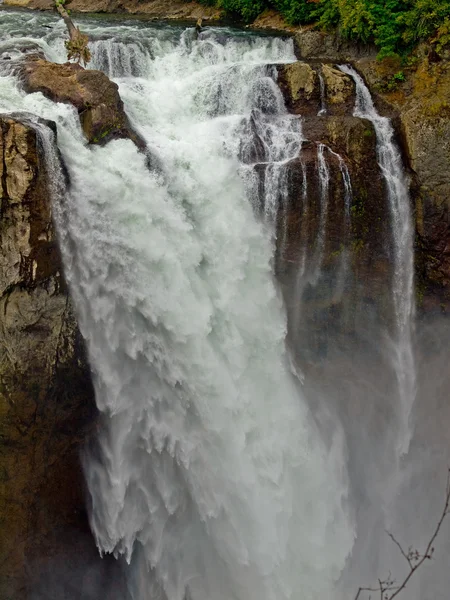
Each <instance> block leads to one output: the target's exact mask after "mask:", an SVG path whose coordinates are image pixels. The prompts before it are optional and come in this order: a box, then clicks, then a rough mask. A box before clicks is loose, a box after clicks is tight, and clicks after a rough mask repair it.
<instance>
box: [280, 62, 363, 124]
mask: <svg viewBox="0 0 450 600" xmlns="http://www.w3.org/2000/svg"><path fill="white" fill-rule="evenodd" d="M320 77H322V81H323V90H321V86H320ZM278 85H279V86H280V89H281V91H282V92H283V96H284V99H285V102H286V106H287V107H288V109H289V110H290V111H291V112H293V113H294V114H301V115H317V114H318V112H319V111H320V110H321V109H322V103H323V104H324V106H325V109H326V112H327V113H328V114H332V115H346V114H347V115H351V114H352V112H353V107H354V105H355V85H354V83H353V80H352V79H351V77H349V76H348V75H345V74H344V73H342V72H341V71H340V70H339V69H337V68H336V67H333V66H332V65H329V64H320V63H312V64H308V63H306V62H301V61H298V62H294V63H292V64H288V65H281V66H278Z"/></svg>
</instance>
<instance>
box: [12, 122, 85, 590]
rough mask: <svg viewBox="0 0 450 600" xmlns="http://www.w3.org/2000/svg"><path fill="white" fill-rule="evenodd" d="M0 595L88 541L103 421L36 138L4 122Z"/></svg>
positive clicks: (21, 126)
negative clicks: (70, 546)
mask: <svg viewBox="0 0 450 600" xmlns="http://www.w3.org/2000/svg"><path fill="white" fill-rule="evenodd" d="M0 182H1V185H0V198H1V207H0V241H1V246H2V252H1V254H0V312H1V315H2V318H1V320H0V564H1V565H2V567H1V570H0V597H1V598H15V599H16V600H19V599H21V598H23V597H27V596H28V588H29V586H30V585H31V577H32V573H33V569H34V565H35V564H36V561H37V560H38V559H39V560H40V559H42V558H44V557H46V558H48V559H50V558H51V557H52V556H55V555H57V554H60V553H62V552H63V548H64V544H65V539H64V536H62V535H61V531H63V530H67V529H71V528H72V529H74V530H75V531H77V532H80V531H82V532H83V535H85V536H86V539H87V540H88V545H89V544H90V545H93V544H92V540H91V538H90V536H88V529H87V520H86V517H85V513H84V499H83V477H82V473H81V467H80V462H79V451H80V447H81V444H82V442H83V440H84V438H85V436H86V433H87V431H88V429H89V427H91V426H92V423H93V419H94V416H95V414H96V409H95V401H94V393H93V389H92V383H91V375H90V370H89V367H88V365H87V363H86V358H85V352H84V346H83V342H82V339H81V335H80V332H79V330H78V327H77V322H76V319H75V316H74V311H73V308H72V305H71V302H70V299H69V296H68V293H67V290H66V288H65V285H64V281H63V279H62V275H61V260H60V257H59V252H58V248H57V245H56V236H55V230H54V227H53V223H52V216H51V206H50V201H49V188H48V179H47V173H46V169H45V164H44V160H43V156H42V153H41V150H40V145H39V143H38V138H37V135H36V132H35V131H34V130H33V129H32V128H31V127H30V126H28V125H26V124H23V123H20V122H19V121H17V120H15V119H12V118H11V117H0Z"/></svg>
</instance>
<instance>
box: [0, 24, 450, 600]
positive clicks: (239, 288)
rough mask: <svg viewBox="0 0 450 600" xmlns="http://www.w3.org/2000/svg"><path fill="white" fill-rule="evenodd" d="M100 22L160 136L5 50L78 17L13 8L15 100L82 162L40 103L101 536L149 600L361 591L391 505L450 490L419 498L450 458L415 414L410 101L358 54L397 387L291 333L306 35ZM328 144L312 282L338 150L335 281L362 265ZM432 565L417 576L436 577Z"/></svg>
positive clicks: (7, 84)
mask: <svg viewBox="0 0 450 600" xmlns="http://www.w3.org/2000/svg"><path fill="white" fill-rule="evenodd" d="M82 28H83V31H86V33H87V34H88V35H89V36H90V38H91V40H92V41H91V50H92V57H93V60H92V63H91V64H90V68H95V69H100V70H103V71H104V72H105V73H106V74H107V75H108V76H109V77H111V78H112V79H114V81H116V82H117V84H118V85H119V90H120V94H121V97H122V99H123V100H124V104H125V109H126V112H127V114H128V116H129V118H130V121H131V124H132V126H133V127H134V128H135V130H136V131H137V132H138V133H139V134H140V135H141V136H142V138H143V139H145V142H146V144H147V148H148V152H147V154H145V153H143V152H139V151H138V150H137V148H136V147H135V146H134V145H133V143H132V142H131V141H130V140H124V139H122V140H115V141H112V142H110V143H108V144H107V145H106V146H104V147H99V146H89V145H88V144H87V142H86V140H85V138H84V136H83V133H82V131H81V128H80V123H79V118H78V114H77V113H76V111H75V109H74V108H73V107H71V106H69V105H67V104H56V103H53V102H51V101H50V100H48V99H46V98H44V96H43V95H42V94H40V93H38V94H29V95H27V94H25V93H24V92H23V90H22V89H21V85H20V81H19V80H18V79H17V78H16V77H15V76H14V75H13V74H11V73H13V70H11V68H10V64H9V63H10V62H11V63H13V62H14V60H15V59H16V58H17V57H18V56H19V55H20V53H21V52H23V51H24V49H30V50H33V49H36V48H38V49H40V50H42V52H43V53H44V54H45V56H46V57H47V58H48V59H49V60H52V61H55V62H60V63H62V62H64V61H65V60H66V55H65V48H64V39H65V31H64V25H63V24H62V23H61V22H60V21H59V20H58V19H56V18H55V17H54V16H52V15H41V14H40V15H36V14H31V13H15V12H3V13H2V14H1V20H0V31H1V32H2V34H3V37H2V41H1V42H0V52H2V53H4V54H5V53H6V54H7V55H8V56H7V60H5V61H3V62H1V63H0V109H1V110H2V112H14V113H17V114H18V113H26V114H27V115H36V116H38V117H41V118H44V119H50V120H52V121H54V122H56V124H57V130H58V147H59V150H60V152H61V156H62V158H63V161H64V163H65V166H66V168H67V172H68V177H66V178H65V174H64V173H63V171H62V169H61V166H60V165H59V158H58V155H57V154H56V153H55V143H54V137H53V134H52V132H51V131H50V130H49V129H48V128H46V127H45V126H44V125H43V124H42V123H41V122H38V121H36V119H35V118H34V117H30V116H28V118H29V119H31V121H32V122H33V123H34V127H37V129H38V131H39V135H40V136H41V139H42V143H43V145H44V148H45V150H46V159H47V162H48V166H49V171H51V172H52V173H53V184H54V185H53V188H52V192H53V198H52V201H53V206H54V215H55V221H56V225H57V230H58V235H59V243H60V246H61V250H62V255H63V259H64V266H65V276H66V279H67V281H68V283H69V287H70V289H71V293H72V296H73V299H74V303H75V306H76V310H77V313H78V319H79V324H80V329H81V331H82V334H83V336H84V337H85V339H86V342H87V347H88V353H89V359H90V364H91V367H92V371H93V373H94V385H95V391H96V400H97V404H98V408H99V411H100V413H101V415H100V422H99V427H98V438H97V441H96V444H95V445H94V446H93V447H89V449H86V452H85V453H84V455H83V465H84V471H85V476H86V481H87V486H88V491H89V502H88V504H89V510H90V524H91V528H92V532H93V535H94V537H95V540H96V543H97V546H98V549H99V552H100V553H101V554H102V555H105V554H107V553H112V554H114V555H115V556H116V557H118V558H120V557H123V558H124V559H125V560H126V561H127V562H128V566H127V568H126V572H127V582H128V591H129V594H130V598H132V600H153V599H154V598H155V599H157V598H161V599H163V600H185V599H186V600H288V599H289V600H330V599H331V598H343V599H344V598H345V599H348V598H349V597H354V596H355V592H356V589H357V586H358V585H365V584H367V585H370V584H371V583H372V582H373V580H375V581H376V578H377V577H378V576H383V575H385V573H386V572H388V570H389V569H390V568H395V569H397V567H398V565H399V564H400V561H401V560H402V557H401V556H400V561H398V562H396V560H397V557H396V558H392V557H393V555H394V553H395V551H396V549H395V548H393V549H392V552H390V551H389V552H387V553H386V552H385V551H384V545H383V541H382V539H381V538H382V536H383V535H384V528H385V527H387V526H389V527H390V526H391V525H392V524H393V523H394V525H395V524H396V523H397V524H398V527H399V528H400V531H401V533H402V534H405V537H406V536H408V538H407V539H410V541H411V542H414V540H418V543H420V542H421V541H422V540H424V539H425V538H426V535H427V532H428V525H429V523H424V522H422V521H420V520H419V519H417V518H416V517H417V514H419V512H420V511H422V512H426V510H427V508H426V506H429V507H431V508H430V511H431V510H432V515H433V516H434V512H435V508H436V506H439V502H440V496H438V497H437V498H436V497H434V496H433V499H432V501H431V503H430V505H424V504H423V503H422V500H423V498H424V497H425V494H426V492H427V487H428V486H427V481H426V480H425V482H423V473H424V472H426V470H427V469H428V468H429V467H430V466H431V465H435V463H437V462H439V461H442V456H439V451H438V445H437V443H436V446H435V445H433V444H434V442H435V441H436V438H433V436H432V433H429V432H428V431H427V432H426V433H423V435H422V434H421V433H420V431H421V430H420V427H418V431H419V433H418V434H417V435H418V438H417V441H416V443H414V431H413V428H412V427H411V419H412V411H413V409H414V407H413V399H414V395H415V391H416V384H417V381H416V371H415V368H416V365H415V362H414V355H413V339H412V333H411V332H412V326H413V318H414V303H413V290H412V274H413V264H412V261H413V256H412V226H411V217H410V213H409V206H408V193H407V182H406V179H405V177H404V173H403V167H402V165H401V157H400V154H399V152H398V151H397V149H396V147H395V146H394V144H393V143H392V135H393V131H392V128H391V125H390V122H389V121H388V120H387V119H384V118H383V117H380V116H379V115H378V114H377V113H376V111H375V108H374V106H373V103H372V100H371V98H370V94H369V91H368V90H367V88H365V86H364V84H363V82H362V80H360V78H359V76H358V74H357V73H356V72H354V71H353V70H351V69H350V68H347V67H342V70H343V71H345V72H346V73H349V74H350V75H351V76H352V77H353V79H354V80H355V82H356V88H357V99H358V103H357V107H356V112H355V114H356V116H359V117H364V118H366V119H369V120H371V121H372V122H373V124H374V126H375V131H376V134H377V136H378V161H379V164H380V168H381V170H382V172H383V175H384V177H385V180H386V185H387V193H388V196H389V198H388V199H389V202H390V206H391V215H390V223H391V229H392V261H393V276H392V282H391V287H392V296H393V305H394V312H395V331H394V332H393V334H392V336H391V338H390V339H388V340H384V342H385V346H383V347H382V348H377V352H378V355H381V356H383V355H384V353H385V352H386V354H387V355H388V359H387V361H388V362H392V360H393V359H392V357H395V359H394V361H393V362H394V370H395V375H396V377H397V389H398V390H399V393H398V394H396V395H395V398H394V397H390V396H389V393H390V392H389V391H388V392H385V388H384V387H383V386H384V376H385V373H384V371H383V370H382V368H381V367H380V369H378V363H376V365H375V363H374V364H372V362H370V361H365V358H364V357H363V356H362V355H358V353H357V352H354V351H353V349H352V348H351V349H350V350H349V352H348V355H344V354H342V355H341V354H339V355H338V356H334V355H331V354H330V357H329V363H328V365H327V366H326V367H325V368H324V369H323V371H319V370H317V373H318V375H317V377H316V379H315V378H314V368H316V367H315V366H314V365H313V367H311V369H310V371H311V374H310V375H309V377H307V378H306V383H305V381H304V379H303V375H302V374H301V373H300V370H301V369H298V368H297V367H298V364H296V357H295V356H294V354H295V353H293V352H292V348H287V345H286V335H287V317H286V311H285V307H284V301H283V298H282V294H281V292H280V290H279V288H278V284H277V283H276V281H275V277H274V264H275V263H276V253H278V254H279V255H281V256H282V255H283V253H284V250H285V245H286V243H287V239H286V237H287V233H286V228H285V227H284V225H283V222H284V221H283V219H285V217H286V214H287V208H288V201H289V199H288V191H289V189H288V184H289V176H288V170H287V166H288V165H289V163H290V161H292V160H293V159H295V158H296V157H298V155H299V152H300V150H301V148H302V144H303V143H304V136H303V132H302V121H301V118H298V117H294V116H292V115H289V114H288V112H287V110H286V108H285V105H284V101H283V97H282V95H281V92H280V90H279V88H278V86H277V84H276V78H277V69H276V65H277V64H278V63H289V62H293V61H294V60H295V57H294V52H293V45H292V41H291V40H289V39H280V38H276V37H270V36H258V35H255V34H251V33H248V32H243V31H235V30H231V29H220V28H213V27H212V28H206V29H205V30H203V31H202V32H201V34H200V35H199V36H198V35H197V33H196V32H195V30H194V29H193V28H183V27H178V26H172V27H169V26H167V25H155V24H153V25H151V24H149V23H145V22H139V21H137V20H132V21H129V22H125V21H122V22H120V21H117V20H111V21H110V22H108V20H104V19H99V18H85V19H83V25H82ZM10 59H12V60H10ZM320 78H321V79H320V80H321V92H322V100H321V107H320V118H327V116H326V114H327V107H326V104H325V97H324V90H323V85H324V82H323V78H322V75H321V74H320ZM315 152H316V156H317V172H318V181H319V191H320V194H319V195H320V213H319V215H318V218H317V224H318V231H317V234H316V235H315V237H314V239H308V236H310V235H311V232H308V231H307V230H306V226H305V222H306V217H305V215H306V214H307V213H308V211H309V210H311V206H310V204H309V201H308V194H309V189H310V187H309V185H310V184H309V182H308V179H307V171H306V167H305V165H304V164H302V169H303V171H302V173H303V180H302V188H301V196H302V199H303V201H304V203H303V210H304V214H303V220H301V222H300V226H299V230H298V232H299V236H300V238H301V239H300V243H299V247H300V249H301V252H300V256H299V257H298V262H297V264H295V265H294V267H293V273H294V276H293V277H294V279H295V281H294V284H293V287H294V288H295V290H296V295H297V297H298V298H301V297H302V296H303V293H304V290H305V286H306V285H307V284H308V285H309V286H311V287H312V286H314V285H316V283H317V281H318V279H319V278H320V276H321V268H322V265H323V260H324V244H325V241H326V237H327V222H328V219H329V213H330V206H329V187H330V185H331V174H330V169H329V162H328V161H329V159H331V158H332V159H333V160H334V161H335V163H336V164H337V173H338V174H339V185H340V186H342V189H343V198H344V214H343V215H340V216H339V218H340V219H341V220H342V222H343V223H344V229H345V234H344V239H343V246H344V247H345V248H344V251H343V252H342V253H341V254H340V263H339V265H340V266H339V269H338V270H339V273H338V274H337V276H336V277H335V280H336V281H337V284H336V286H337V288H338V292H337V293H338V295H339V294H340V293H342V290H343V288H344V284H345V285H347V277H348V274H349V271H350V268H351V266H350V262H349V258H348V248H347V246H346V244H347V241H348V240H347V239H346V236H348V232H349V230H350V220H351V203H352V184H351V180H350V175H349V170H348V168H347V166H346V163H345V161H344V159H343V157H341V156H340V155H338V154H336V153H335V152H334V151H333V150H332V149H331V148H330V147H328V146H326V145H325V144H323V143H318V144H317V146H316V147H315ZM67 180H68V181H69V183H68V184H67V185H66V181H67ZM280 222H281V224H282V225H281V227H280ZM301 309H302V305H301V302H299V304H298V307H297V308H296V310H297V312H298V311H301ZM294 317H295V318H293V321H292V323H291V324H290V325H291V326H293V327H294V328H295V323H296V318H298V319H299V320H300V316H298V315H297V316H295V315H294ZM366 333H367V337H368V338H370V337H371V333H372V332H371V331H370V330H369V326H368V330H367V332H366ZM291 337H292V338H293V339H294V340H295V344H298V345H300V346H301V345H302V343H303V344H305V345H306V342H303V341H302V339H301V334H299V335H297V336H296V335H295V334H294V335H293V336H292V335H291ZM376 339H379V338H376ZM380 364H383V363H382V361H380ZM323 373H325V375H323ZM386 389H389V388H386ZM427 389H431V388H430V387H428V388H427V387H426V386H425V385H424V387H423V390H422V394H423V395H424V397H425V396H426V390H427ZM399 396H400V400H399ZM436 403H437V400H436ZM391 404H393V405H394V406H395V409H394V412H396V414H397V417H398V418H399V420H400V430H401V431H400V433H399V427H398V423H395V424H393V423H391V421H390V414H391V413H390V412H389V409H387V408H386V407H390V405H391ZM418 404H419V403H418ZM349 407H350V408H349ZM393 438H395V442H392V439H393ZM424 440H427V441H428V442H429V441H430V440H433V441H432V442H430V443H429V445H428V446H427V442H425V441H424ZM393 447H395V449H396V451H397V454H396V456H395V458H396V461H394V462H396V465H395V467H394V466H392V462H393V461H392V448H393ZM439 448H440V446H439ZM410 455H411V456H412V457H413V459H411V461H410V462H408V460H409V458H408V457H409V456H410ZM438 491H439V490H438ZM405 505H406V506H407V508H406V509H405ZM411 523H413V525H414V526H413V527H412V529H411ZM375 531H376V532H378V533H374V532H375ZM409 536H415V537H413V538H412V539H411V538H410V537H409ZM438 567H439V564H438ZM399 568H400V573H401V568H402V567H401V566H400V567H399ZM380 571H381V572H380ZM418 581H420V580H419V579H418ZM424 581H425V583H427V585H428V586H429V585H430V581H429V580H424ZM425 583H424V585H425ZM420 585H421V584H420ZM420 585H419V584H417V587H412V588H410V590H411V596H410V597H409V598H410V600H423V599H424V598H425V596H424V595H423V594H422V588H421V587H420ZM427 589H430V588H427ZM431 589H433V590H434V592H435V595H434V596H433V598H434V600H438V599H439V600H440V599H443V598H444V597H445V592H443V593H442V594H441V595H439V594H440V593H441V592H442V589H444V590H445V586H443V588H441V587H439V586H437V585H436V586H434V585H433V586H432V587H431ZM77 597H78V596H77ZM430 597H431V596H430Z"/></svg>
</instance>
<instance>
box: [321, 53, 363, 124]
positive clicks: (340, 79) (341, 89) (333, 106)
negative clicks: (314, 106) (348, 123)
mask: <svg viewBox="0 0 450 600" xmlns="http://www.w3.org/2000/svg"><path fill="white" fill-rule="evenodd" d="M321 71H322V77H323V82H324V87H325V104H326V108H327V112H328V113H329V114H333V115H338V114H342V115H345V114H347V115H351V114H352V112H353V108H354V106H355V84H354V83H353V80H352V79H351V77H349V76H348V75H346V74H345V73H342V71H340V70H339V69H337V68H336V67H333V66H332V65H329V64H323V65H322V66H321Z"/></svg>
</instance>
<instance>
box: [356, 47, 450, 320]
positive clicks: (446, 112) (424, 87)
mask: <svg viewBox="0 0 450 600" xmlns="http://www.w3.org/2000/svg"><path fill="white" fill-rule="evenodd" d="M356 66H357V68H358V69H359V70H360V71H361V72H362V74H363V75H364V77H365V78H366V81H367V82H368V84H369V85H370V87H371V89H372V90H374V94H375V97H376V99H377V101H378V104H379V105H380V106H382V107H384V106H388V107H389V109H390V111H391V112H392V113H393V114H396V115H398V116H397V119H396V122H397V123H398V131H399V134H400V140H399V141H400V143H401V145H402V148H403V150H404V154H405V158H406V160H407V162H408V164H409V167H410V169H411V173H412V183H413V185H412V200H413V202H414V206H415V218H416V232H417V239H416V264H417V272H416V284H417V297H418V300H419V304H422V303H423V308H424V309H426V308H427V307H436V306H437V307H438V308H439V309H446V310H448V309H449V308H450V214H449V209H450V64H449V63H448V61H445V60H443V61H440V62H438V63H430V62H429V61H428V59H427V58H424V59H422V60H421V61H420V62H419V63H418V66H417V67H416V68H414V69H409V70H407V69H405V70H404V76H405V81H404V82H398V84H396V85H392V81H393V79H392V78H393V75H395V73H397V72H398V69H399V65H398V64H395V63H394V64H391V63H390V62H389V61H383V62H382V63H380V62H379V61H378V62H377V61H370V60H361V61H359V62H358V63H357V65H356ZM390 83H391V85H389V84H390ZM389 88H390V89H389Z"/></svg>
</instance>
